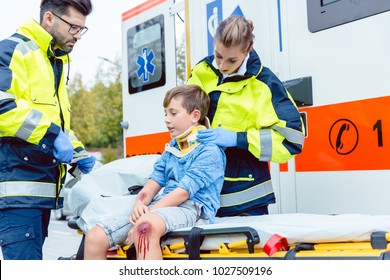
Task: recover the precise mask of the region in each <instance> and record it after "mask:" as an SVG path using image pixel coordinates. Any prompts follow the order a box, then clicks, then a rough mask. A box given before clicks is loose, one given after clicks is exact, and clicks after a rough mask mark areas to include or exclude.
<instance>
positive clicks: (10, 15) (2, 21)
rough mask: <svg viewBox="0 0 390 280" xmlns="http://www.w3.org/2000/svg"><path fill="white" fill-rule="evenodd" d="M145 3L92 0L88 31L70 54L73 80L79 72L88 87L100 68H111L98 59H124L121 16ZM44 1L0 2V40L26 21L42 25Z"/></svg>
mask: <svg viewBox="0 0 390 280" xmlns="http://www.w3.org/2000/svg"><path fill="white" fill-rule="evenodd" d="M145 1H146V0H92V4H93V6H94V7H93V11H92V13H91V14H90V15H89V16H88V17H87V21H86V24H85V25H86V26H87V27H88V29H89V30H88V32H87V33H86V34H85V35H84V36H83V37H82V39H81V40H80V41H79V42H77V43H76V45H75V47H74V49H73V51H72V53H71V54H70V56H71V59H72V63H71V70H70V72H71V73H70V77H71V78H72V77H73V76H74V75H75V74H76V73H80V74H81V75H82V77H83V82H84V83H85V84H91V83H93V81H94V78H95V74H96V72H97V70H98V68H99V67H108V66H109V65H107V64H109V62H105V61H104V60H102V59H99V57H103V58H106V59H108V60H110V61H115V60H116V59H117V58H120V56H121V48H122V45H121V44H122V43H121V36H122V34H121V23H122V13H124V12H126V11H128V10H130V9H132V8H133V7H135V6H137V5H139V4H141V3H143V2H145ZM40 2H41V0H12V1H9V0H0V3H1V9H0V26H1V28H0V40H2V39H4V38H7V37H9V36H11V35H12V34H13V33H14V32H15V31H16V29H17V28H18V27H19V26H21V25H23V24H24V22H25V21H26V20H27V19H29V18H33V19H35V20H37V21H38V22H39V5H40Z"/></svg>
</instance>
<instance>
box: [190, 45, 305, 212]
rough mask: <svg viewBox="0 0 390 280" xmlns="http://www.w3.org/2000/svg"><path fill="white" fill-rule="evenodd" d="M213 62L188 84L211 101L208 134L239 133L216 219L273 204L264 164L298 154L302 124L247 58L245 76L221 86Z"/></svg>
mask: <svg viewBox="0 0 390 280" xmlns="http://www.w3.org/2000/svg"><path fill="white" fill-rule="evenodd" d="M213 60H214V56H210V57H207V58H205V59H204V60H202V61H201V62H199V63H198V64H197V65H196V66H195V67H194V68H193V70H192V73H191V76H190V78H189V80H188V83H189V84H197V85H199V86H200V87H201V88H202V89H203V90H204V91H205V92H206V93H208V94H209V96H210V99H211V104H210V109H209V113H208V117H209V119H210V122H211V128H217V127H220V128H225V129H228V130H231V131H235V132H237V142H238V143H237V147H233V148H227V149H226V150H225V153H226V157H227V167H226V172H225V182H224V187H223V190H222V193H221V209H220V211H219V215H221V216H224V215H236V214H239V213H241V212H245V211H247V210H250V209H254V208H256V207H258V206H266V205H268V204H270V203H274V202H275V196H274V193H273V189H272V184H271V176H270V172H269V167H268V162H269V161H272V162H278V163H283V162H286V161H288V160H289V159H290V158H292V157H293V156H294V155H296V154H299V153H300V152H301V151H302V147H303V141H304V134H303V123H302V121H301V118H300V114H299V112H298V110H297V107H296V105H295V103H294V101H293V99H292V98H291V96H290V95H289V93H288V92H287V91H286V89H285V88H284V86H283V84H282V82H281V81H280V80H279V79H278V78H277V77H276V75H275V74H273V73H272V71H271V70H270V69H268V68H266V67H263V66H262V65H261V62H260V58H259V57H258V55H257V53H256V52H255V51H252V52H251V53H250V56H249V59H248V61H247V67H246V69H247V71H246V73H245V75H243V76H242V75H236V76H232V77H229V78H226V79H225V80H223V75H222V74H221V73H220V71H219V70H218V69H215V68H214V67H213V64H212V62H213Z"/></svg>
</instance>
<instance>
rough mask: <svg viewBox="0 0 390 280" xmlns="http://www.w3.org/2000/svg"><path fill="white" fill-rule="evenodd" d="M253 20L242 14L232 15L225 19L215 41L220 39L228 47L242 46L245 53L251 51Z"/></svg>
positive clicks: (253, 36)
mask: <svg viewBox="0 0 390 280" xmlns="http://www.w3.org/2000/svg"><path fill="white" fill-rule="evenodd" d="M253 29H254V26H253V22H252V21H251V20H247V19H245V18H244V17H242V16H236V15H232V16H230V17H228V18H226V19H225V20H223V21H222V22H221V23H220V24H219V26H218V28H217V30H216V32H215V36H214V41H216V40H218V41H219V42H221V43H222V44H223V45H224V46H225V47H226V48H230V47H236V46H241V50H242V52H243V53H248V52H249V51H251V49H252V46H253V39H254V38H255V35H254V34H253Z"/></svg>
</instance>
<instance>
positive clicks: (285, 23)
mask: <svg viewBox="0 0 390 280" xmlns="http://www.w3.org/2000/svg"><path fill="white" fill-rule="evenodd" d="M232 14H238V15H243V16H245V17H246V18H247V19H250V20H252V21H253V23H254V26H255V29H254V33H255V36H256V37H255V42H254V47H255V49H256V50H257V52H258V53H259V55H260V58H261V60H262V63H263V64H264V65H266V66H267V67H269V68H270V69H271V70H272V71H273V72H274V73H276V74H277V76H278V77H279V78H280V79H281V80H282V81H284V82H285V85H286V87H287V88H288V90H289V91H290V93H291V94H292V96H293V98H294V100H295V101H296V104H297V106H298V107H299V110H300V112H301V115H302V117H303V120H304V122H305V126H306V138H305V144H304V148H303V152H302V153H301V154H299V155H298V156H296V157H295V158H293V159H291V160H290V161H289V162H288V163H285V164H275V163H271V164H270V167H271V174H272V180H273V187H274V190H275V193H276V197H277V203H276V204H274V205H272V206H270V212H271V213H316V214H347V213H363V214H390V203H389V198H390V171H389V169H390V160H389V158H390V113H389V110H390V97H389V94H390V78H389V77H390V69H389V65H390V54H389V50H390V1H387V0H307V1H306V0H295V1H288V0H245V1H244V0H229V1H227V0H183V1H173V0H149V1H145V2H144V3H142V4H141V5H139V6H137V7H135V8H133V9H131V10H129V11H126V12H124V13H123V14H122V38H123V40H122V58H123V59H122V61H123V68H122V69H123V71H122V75H123V76H122V82H123V122H122V123H121V125H122V127H123V132H124V133H123V134H124V143H125V149H124V151H125V155H124V156H125V157H131V156H135V155H145V154H156V153H161V152H163V150H164V144H165V143H167V142H168V141H169V140H170V136H169V134H168V132H167V131H166V127H165V124H164V112H163V106H162V101H163V97H164V94H165V92H166V91H167V90H168V89H170V88H172V87H174V86H176V85H177V84H178V83H183V82H185V79H184V81H183V79H182V78H181V79H180V75H184V76H185V78H186V77H188V75H189V74H190V70H191V67H193V66H194V65H195V64H196V63H197V62H198V61H200V60H201V59H202V58H203V57H205V56H206V55H210V54H212V53H213V50H214V45H213V43H214V42H213V35H214V32H215V29H216V27H217V26H218V23H219V22H220V21H222V20H223V19H224V18H226V17H228V16H230V15H232ZM183 42H184V43H183ZM183 45H184V46H185V47H184V48H183V47H182V46H183ZM180 57H185V60H184V63H185V67H184V71H185V73H183V71H182V72H180V73H178V67H177V65H179V64H180V63H183V61H178V59H180ZM388 157H389V158H388Z"/></svg>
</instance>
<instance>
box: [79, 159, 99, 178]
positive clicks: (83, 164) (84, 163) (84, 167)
mask: <svg viewBox="0 0 390 280" xmlns="http://www.w3.org/2000/svg"><path fill="white" fill-rule="evenodd" d="M95 161H96V159H95V157H94V156H90V157H87V158H84V159H81V160H79V161H78V162H77V166H78V167H79V169H80V171H81V172H83V173H84V174H88V173H89V172H91V171H92V168H93V166H94V165H95Z"/></svg>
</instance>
